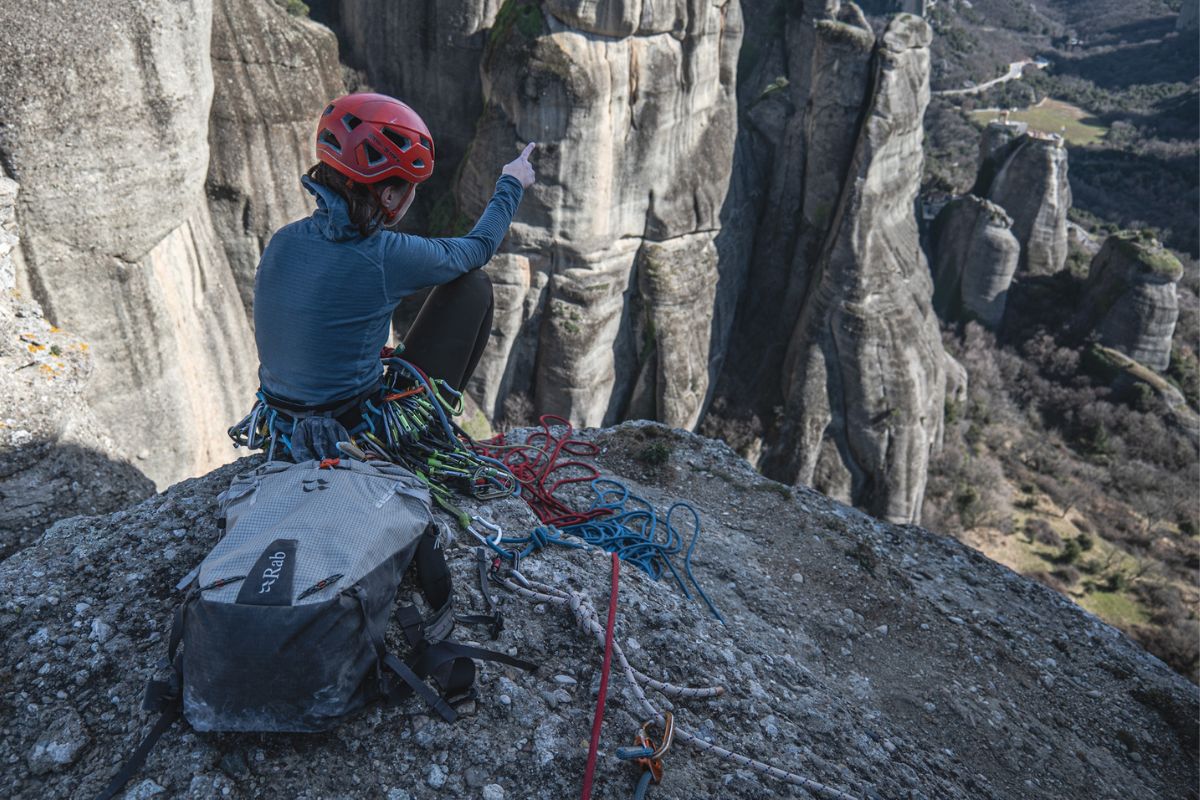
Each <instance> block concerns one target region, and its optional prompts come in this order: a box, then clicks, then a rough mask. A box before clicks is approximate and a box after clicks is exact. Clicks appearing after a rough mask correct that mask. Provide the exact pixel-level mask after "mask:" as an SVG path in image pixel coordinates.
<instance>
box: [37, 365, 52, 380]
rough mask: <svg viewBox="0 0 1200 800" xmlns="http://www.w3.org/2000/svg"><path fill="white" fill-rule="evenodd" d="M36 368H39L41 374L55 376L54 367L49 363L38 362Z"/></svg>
mask: <svg viewBox="0 0 1200 800" xmlns="http://www.w3.org/2000/svg"><path fill="white" fill-rule="evenodd" d="M38 369H40V370H41V371H42V373H43V374H45V375H49V376H50V377H51V378H53V377H55V375H54V367H52V366H50V365H49V364H39V365H38Z"/></svg>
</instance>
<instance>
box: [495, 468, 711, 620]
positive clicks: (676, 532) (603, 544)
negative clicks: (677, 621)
mask: <svg viewBox="0 0 1200 800" xmlns="http://www.w3.org/2000/svg"><path fill="white" fill-rule="evenodd" d="M591 485H592V492H593V493H594V494H595V498H594V499H593V500H592V505H591V508H590V509H588V510H589V511H595V510H603V511H607V512H609V513H608V516H605V517H600V518H597V519H593V520H588V521H587V522H580V523H576V524H575V525H564V526H562V527H561V528H556V527H554V526H552V525H544V526H541V527H538V528H534V529H533V531H531V532H530V534H529V535H528V536H521V537H517V538H507V537H506V538H505V539H504V541H503V543H504V544H513V545H524V548H523V549H522V550H521V551H520V552H513V551H509V550H505V549H503V548H501V547H499V546H497V545H496V544H495V543H494V542H492V541H490V540H489V541H488V546H489V547H491V549H492V550H493V551H494V552H496V553H497V554H498V555H500V556H501V557H503V558H506V559H508V560H510V561H511V560H520V559H522V558H525V557H526V556H529V555H531V554H533V553H534V552H536V551H538V550H540V549H542V548H543V547H546V546H548V545H551V544H558V545H563V546H565V547H573V548H576V549H578V548H582V547H583V546H584V545H580V544H579V543H578V542H574V541H571V540H570V539H566V538H564V537H565V536H572V537H575V538H576V539H581V540H583V541H584V542H585V543H586V544H587V545H591V546H592V547H598V548H600V549H602V550H604V551H605V552H608V553H616V554H617V557H618V558H620V559H621V560H622V561H624V562H626V563H627V564H632V565H634V566H636V567H637V568H638V569H640V570H642V571H643V572H645V573H646V574H647V575H649V576H650V577H651V578H653V579H654V580H656V581H657V580H659V579H660V578H662V576H663V575H664V574H666V573H667V572H670V574H671V577H672V578H674V579H675V583H676V585H678V586H679V589H680V590H681V591H682V592H683V595H684V597H686V598H688V599H689V600H691V599H693V598H692V593H691V592H690V591H689V590H688V587H687V584H686V583H684V581H683V578H682V577H680V574H679V570H677V569H676V568H675V564H674V563H673V562H672V561H671V556H673V555H676V554H677V553H679V552H680V551H681V550H683V536H682V534H681V533H680V529H679V528H678V527H677V526H676V524H675V522H674V519H675V517H676V515H677V514H690V515H691V522H692V536H691V541H690V542H689V543H688V546H687V551H686V553H685V554H684V558H683V571H684V574H685V575H686V576H687V579H688V582H690V583H691V585H692V586H693V587H695V589H696V592H697V594H699V595H700V597H701V599H703V600H704V603H705V605H707V606H708V610H709V611H711V612H712V615H713V616H714V617H716V618H717V620H719V621H720V622H721V623H722V624H724V623H725V618H724V617H722V616H721V612H719V611H717V608H716V606H714V605H713V603H712V601H711V600H710V599H709V597H708V595H707V594H705V592H704V590H703V589H702V588H700V584H699V582H698V581H697V580H696V576H695V574H694V573H693V572H692V554H693V552H694V551H695V549H696V541H697V539H699V537H700V514H699V512H697V511H696V509H695V507H694V506H692V505H691V504H690V503H686V502H678V503H675V504H674V505H672V506H671V507H670V508H668V509H667V513H666V515H665V516H663V515H659V513H658V512H657V511H656V510H655V508H654V506H653V504H651V503H650V502H649V501H648V500H646V499H645V498H642V497H639V496H638V495H635V494H632V493H631V492H630V491H629V488H628V487H626V486H625V484H623V483H621V482H620V481H615V480H613V479H611V478H596V479H595V480H593V481H592V484H591Z"/></svg>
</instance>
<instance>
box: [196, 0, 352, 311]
mask: <svg viewBox="0 0 1200 800" xmlns="http://www.w3.org/2000/svg"><path fill="white" fill-rule="evenodd" d="M211 61H212V75H213V86H214V91H213V99H212V111H211V113H210V114H209V116H208V131H209V133H208V143H209V148H210V156H209V161H208V177H207V181H206V184H205V188H206V189H207V192H208V205H209V209H210V210H211V212H212V219H213V223H214V226H215V228H216V232H217V236H218V238H219V240H220V242H221V245H222V247H223V248H224V250H225V255H226V257H227V258H228V260H229V265H230V267H231V268H232V269H233V275H234V278H235V279H236V280H237V286H238V290H239V293H240V295H241V298H242V302H243V304H244V305H245V307H246V312H247V316H248V317H249V318H251V319H252V318H253V317H252V316H250V315H251V312H252V306H253V300H254V271H255V269H256V268H257V267H258V259H259V256H260V255H261V254H262V249H263V247H264V246H266V243H267V240H268V239H269V238H270V236H271V234H272V233H273V232H274V231H275V230H276V229H278V228H279V227H281V226H282V225H284V224H286V223H288V222H291V221H292V220H294V219H298V218H300V217H303V216H307V215H308V213H309V211H310V210H311V208H312V198H311V197H310V196H309V194H308V193H307V192H305V191H304V190H303V188H301V186H300V175H302V174H303V173H304V172H305V171H306V170H307V169H308V168H309V167H310V166H312V165H313V163H315V161H316V158H315V156H314V154H313V137H314V133H315V122H316V119H317V116H318V115H319V114H320V113H321V110H322V109H323V108H324V107H325V105H326V103H328V102H329V101H330V100H332V99H333V98H334V97H337V96H338V95H341V94H344V93H345V85H344V84H343V82H342V78H341V65H340V64H339V63H338V51H337V39H336V38H335V37H334V36H333V34H332V33H331V32H330V31H329V30H328V29H326V28H324V27H322V26H320V25H317V24H315V23H313V22H310V21H309V20H306V19H302V18H300V17H296V16H292V15H290V14H288V13H287V12H286V11H284V10H283V9H282V8H281V7H280V6H278V5H277V4H276V3H274V2H272V0H252V1H250V2H248V1H247V0H214V5H213V26H212V56H211Z"/></svg>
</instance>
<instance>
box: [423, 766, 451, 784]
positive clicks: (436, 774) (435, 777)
mask: <svg viewBox="0 0 1200 800" xmlns="http://www.w3.org/2000/svg"><path fill="white" fill-rule="evenodd" d="M425 782H426V783H428V784H429V785H430V786H432V787H433V788H434V789H440V788H442V787H443V786H445V785H446V770H445V768H443V767H442V766H441V765H440V764H430V765H429V775H428V776H426V778H425Z"/></svg>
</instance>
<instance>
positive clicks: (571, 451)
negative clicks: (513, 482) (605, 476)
mask: <svg viewBox="0 0 1200 800" xmlns="http://www.w3.org/2000/svg"><path fill="white" fill-rule="evenodd" d="M538 424H539V425H541V430H535V431H534V432H533V433H531V434H529V436H528V437H527V438H526V440H525V442H524V443H523V444H508V443H506V442H505V440H504V434H500V435H499V436H496V437H494V438H492V439H488V440H487V441H485V442H479V444H478V446H479V448H480V449H481V450H482V451H483V453H484V454H485V455H487V456H490V457H491V458H494V459H496V460H498V461H500V462H502V463H503V464H504V466H506V467H508V469H509V471H510V472H512V474H513V475H514V476H516V478H517V481H518V482H520V484H521V497H523V498H524V499H525V502H526V503H528V504H529V508H530V509H531V510H532V511H533V513H534V514H535V515H536V516H537V518H538V519H539V520H540V521H541V523H542V524H543V525H554V526H557V527H562V526H564V525H576V524H578V523H580V522H588V521H590V520H593V519H595V518H597V517H602V516H604V515H606V514H608V513H610V512H609V511H608V509H603V508H600V509H593V510H589V511H576V510H575V509H573V508H571V507H570V506H568V505H567V504H566V503H565V502H563V501H562V500H560V499H559V498H558V497H557V495H556V492H558V490H559V489H561V488H563V487H564V486H569V485H571V484H573V483H591V482H592V481H593V480H595V479H596V478H598V477H600V472H599V470H597V469H596V468H595V467H594V466H593V465H591V464H588V463H587V462H584V461H578V460H576V459H574V458H566V459H564V458H563V456H575V457H579V456H582V457H589V456H595V455H598V454H599V452H600V448H599V447H598V446H597V445H596V444H594V443H593V442H585V441H584V440H582V439H576V438H573V436H572V434H574V432H575V429H574V428H573V427H572V426H571V423H570V422H569V421H568V420H566V419H564V418H562V417H559V416H557V415H554V414H545V415H543V416H541V417H540V418H538ZM555 427H563V428H566V431H565V432H564V433H563V434H562V435H561V436H556V435H555V433H554V431H553V430H552V429H553V428H555Z"/></svg>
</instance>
